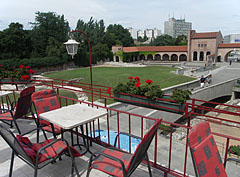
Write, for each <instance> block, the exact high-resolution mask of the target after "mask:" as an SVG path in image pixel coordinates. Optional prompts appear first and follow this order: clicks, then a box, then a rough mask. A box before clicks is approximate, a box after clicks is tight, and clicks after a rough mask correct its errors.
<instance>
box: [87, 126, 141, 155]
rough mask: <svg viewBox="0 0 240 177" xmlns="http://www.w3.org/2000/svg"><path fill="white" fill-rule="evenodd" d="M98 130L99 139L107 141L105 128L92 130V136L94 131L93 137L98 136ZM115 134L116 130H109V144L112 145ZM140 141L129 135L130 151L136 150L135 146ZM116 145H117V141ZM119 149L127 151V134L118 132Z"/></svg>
mask: <svg viewBox="0 0 240 177" xmlns="http://www.w3.org/2000/svg"><path fill="white" fill-rule="evenodd" d="M99 132H100V139H101V141H103V142H105V143H108V131H107V130H100V131H99V130H95V131H94V132H92V136H93V137H94V133H95V137H98V136H99ZM90 135H91V134H90V133H89V136H90ZM116 136H117V132H116V131H109V137H110V144H111V145H114V141H115V137H116ZM140 142H141V140H139V139H136V138H133V137H131V153H133V152H134V151H135V150H136V148H137V146H138V144H139V143H140ZM116 147H118V141H117V145H116ZM120 149H122V150H125V151H128V152H129V136H127V135H122V134H120Z"/></svg>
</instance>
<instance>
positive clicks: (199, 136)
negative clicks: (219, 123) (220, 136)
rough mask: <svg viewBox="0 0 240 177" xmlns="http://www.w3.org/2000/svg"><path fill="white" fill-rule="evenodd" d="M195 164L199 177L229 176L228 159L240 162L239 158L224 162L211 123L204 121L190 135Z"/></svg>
mask: <svg viewBox="0 0 240 177" xmlns="http://www.w3.org/2000/svg"><path fill="white" fill-rule="evenodd" d="M188 140H189V147H190V152H191V156H192V160H193V166H194V170H195V174H196V176H197V177H200V176H203V177H227V174H226V171H225V166H226V162H227V161H235V162H237V163H240V160H239V159H234V158H229V159H227V161H226V162H224V164H223V163H222V159H221V156H220V154H219V151H218V148H217V145H216V142H215V140H214V138H213V135H212V132H211V129H210V126H209V123H208V122H206V121H203V122H201V123H199V124H198V125H196V126H194V127H193V128H192V129H191V132H190V133H189V136H188Z"/></svg>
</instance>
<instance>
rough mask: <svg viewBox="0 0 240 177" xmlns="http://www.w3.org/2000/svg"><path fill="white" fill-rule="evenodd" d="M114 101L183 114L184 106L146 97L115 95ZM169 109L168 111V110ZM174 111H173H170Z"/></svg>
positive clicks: (167, 97)
mask: <svg viewBox="0 0 240 177" xmlns="http://www.w3.org/2000/svg"><path fill="white" fill-rule="evenodd" d="M163 99H170V97H169V96H163ZM114 100H115V101H118V102H123V103H128V104H132V105H136V106H141V107H146V108H151V109H158V110H163V111H168V112H173V113H178V114H183V113H184V110H185V107H186V105H185V104H181V103H173V102H169V101H160V100H151V99H148V98H146V97H137V96H134V95H124V94H119V93H115V94H114ZM159 106H161V107H159ZM169 108H170V109H169ZM172 109H175V110H172Z"/></svg>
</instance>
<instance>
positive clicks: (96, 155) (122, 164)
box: [89, 152, 126, 176]
mask: <svg viewBox="0 0 240 177" xmlns="http://www.w3.org/2000/svg"><path fill="white" fill-rule="evenodd" d="M100 155H102V156H104V157H106V158H109V159H111V160H114V161H116V162H119V163H120V164H121V166H122V171H123V176H126V169H125V166H124V163H123V161H122V160H120V159H118V158H116V157H113V156H110V155H108V154H105V153H103V152H95V153H93V154H92V156H91V158H90V160H89V167H90V166H91V163H92V160H93V157H96V158H95V159H97V157H99V156H100Z"/></svg>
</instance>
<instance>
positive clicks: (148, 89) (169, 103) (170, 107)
mask: <svg viewBox="0 0 240 177" xmlns="http://www.w3.org/2000/svg"><path fill="white" fill-rule="evenodd" d="M109 92H110V90H109V89H108V90H107V93H109ZM113 93H114V99H115V100H116V101H120V102H124V103H129V104H133V105H138V106H143V107H148V108H152V109H159V110H165V111H170V112H174V113H183V112H184V111H183V110H184V109H185V105H184V104H183V103H184V102H182V101H180V102H178V101H179V100H180V99H179V100H176V101H175V100H174V99H175V97H173V98H171V97H170V96H165V95H163V92H162V90H161V88H160V85H159V84H157V85H156V84H153V81H152V80H150V79H148V80H146V81H145V83H144V84H141V82H140V78H139V77H135V78H133V77H128V81H127V82H126V83H121V82H120V83H118V85H117V86H116V87H115V88H114V90H113ZM178 93H180V92H178ZM183 93H185V91H184V92H183ZM186 93H189V92H186ZM186 93H185V95H184V96H183V97H184V98H188V97H186ZM189 98H190V97H189Z"/></svg>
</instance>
